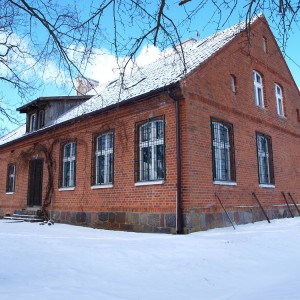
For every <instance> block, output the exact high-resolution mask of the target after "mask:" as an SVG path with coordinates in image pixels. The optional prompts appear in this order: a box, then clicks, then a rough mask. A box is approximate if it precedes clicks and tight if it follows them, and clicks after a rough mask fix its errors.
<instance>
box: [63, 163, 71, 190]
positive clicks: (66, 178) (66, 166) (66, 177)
mask: <svg viewBox="0 0 300 300" xmlns="http://www.w3.org/2000/svg"><path fill="white" fill-rule="evenodd" d="M63 168H64V170H63V186H65V187H67V186H69V178H70V163H69V162H68V161H66V162H64V167H63Z"/></svg>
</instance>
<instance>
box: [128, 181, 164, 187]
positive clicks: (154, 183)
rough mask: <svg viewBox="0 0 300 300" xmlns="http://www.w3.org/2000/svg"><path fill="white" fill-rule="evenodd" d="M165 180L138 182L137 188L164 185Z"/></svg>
mask: <svg viewBox="0 0 300 300" xmlns="http://www.w3.org/2000/svg"><path fill="white" fill-rule="evenodd" d="M164 182H165V181H164V180H153V181H140V182H136V183H135V184H134V185H135V186H143V185H156V184H164Z"/></svg>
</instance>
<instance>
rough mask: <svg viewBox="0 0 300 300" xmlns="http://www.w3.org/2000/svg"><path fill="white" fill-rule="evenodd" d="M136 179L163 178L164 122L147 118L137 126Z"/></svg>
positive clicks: (152, 179) (153, 179) (150, 179)
mask: <svg viewBox="0 0 300 300" xmlns="http://www.w3.org/2000/svg"><path fill="white" fill-rule="evenodd" d="M137 150H138V161H137V166H138V168H137V170H136V175H137V178H136V180H137V181H155V180H162V179H165V122H164V120H163V119H149V120H148V122H144V123H142V124H141V125H140V126H138V149H137Z"/></svg>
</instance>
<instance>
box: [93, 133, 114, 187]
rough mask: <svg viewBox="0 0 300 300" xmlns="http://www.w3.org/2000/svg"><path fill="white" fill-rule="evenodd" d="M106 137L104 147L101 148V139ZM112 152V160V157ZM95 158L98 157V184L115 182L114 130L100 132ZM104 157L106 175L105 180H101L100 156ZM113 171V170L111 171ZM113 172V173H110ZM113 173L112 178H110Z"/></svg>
mask: <svg viewBox="0 0 300 300" xmlns="http://www.w3.org/2000/svg"><path fill="white" fill-rule="evenodd" d="M101 138H104V149H99V139H101ZM111 154H112V160H111V159H110V157H111ZM95 156H96V157H95V159H96V164H95V167H96V172H95V173H96V180H95V184H96V185H107V184H112V183H113V178H114V171H113V168H114V133H113V132H106V133H102V134H100V135H99V136H98V137H97V138H96V151H95ZM101 157H104V176H103V179H104V181H103V182H100V174H99V163H100V158H101ZM110 171H111V172H110ZM110 173H112V174H110ZM110 175H111V180H110V178H109V177H110Z"/></svg>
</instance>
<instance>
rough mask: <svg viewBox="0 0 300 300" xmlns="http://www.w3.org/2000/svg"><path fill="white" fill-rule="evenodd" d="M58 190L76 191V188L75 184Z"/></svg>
mask: <svg viewBox="0 0 300 300" xmlns="http://www.w3.org/2000/svg"><path fill="white" fill-rule="evenodd" d="M58 190H59V191H60V192H63V191H74V190H75V186H70V187H63V188H59V189H58Z"/></svg>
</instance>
